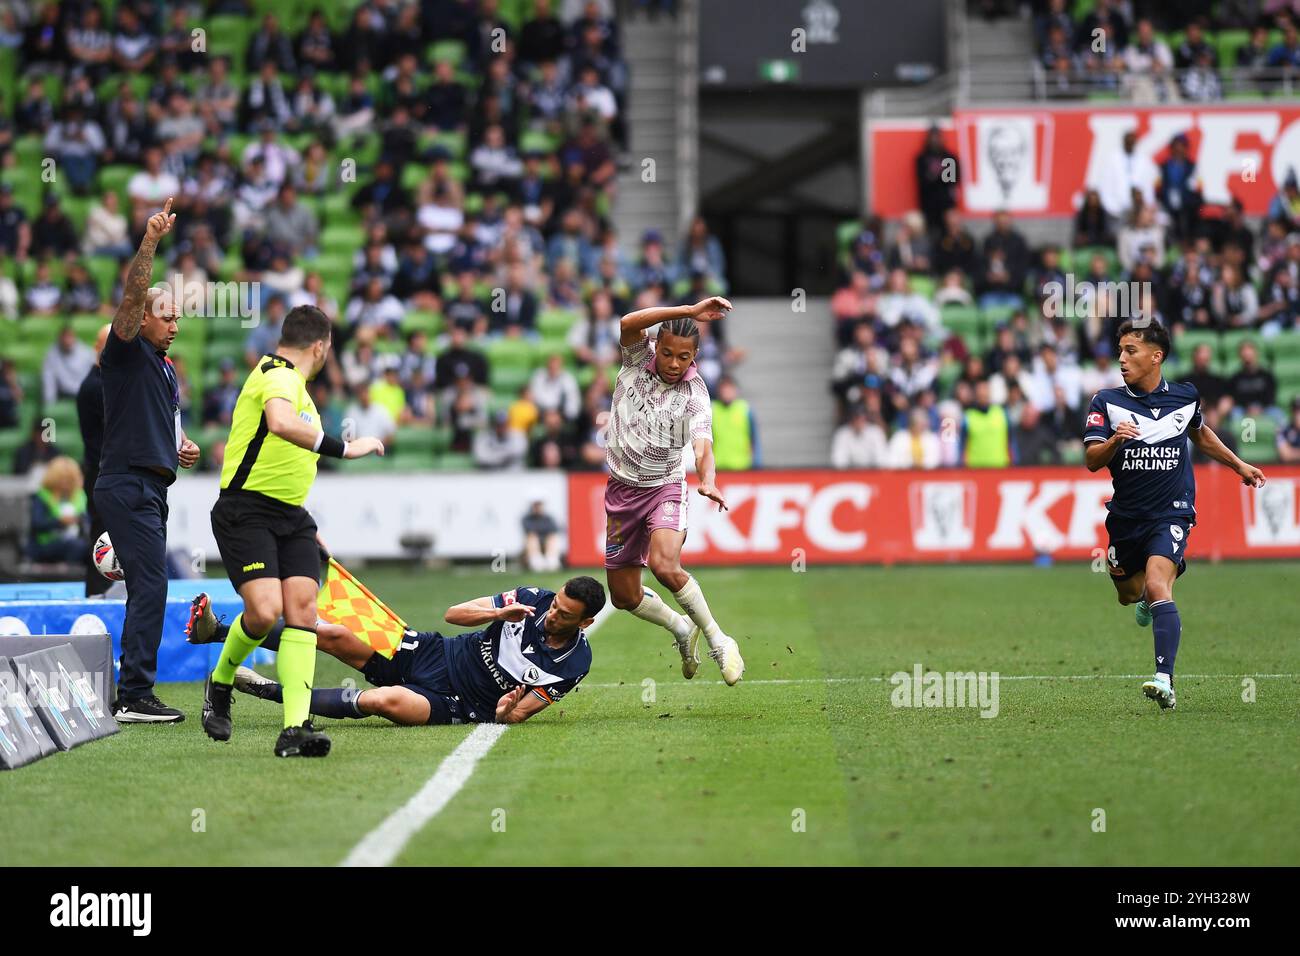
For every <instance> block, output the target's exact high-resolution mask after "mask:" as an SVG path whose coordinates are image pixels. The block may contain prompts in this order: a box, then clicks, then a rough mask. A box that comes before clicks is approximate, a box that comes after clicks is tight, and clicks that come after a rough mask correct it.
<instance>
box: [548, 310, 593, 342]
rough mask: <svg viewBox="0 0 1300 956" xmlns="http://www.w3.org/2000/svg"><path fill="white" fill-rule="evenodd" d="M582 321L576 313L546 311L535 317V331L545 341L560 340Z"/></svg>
mask: <svg viewBox="0 0 1300 956" xmlns="http://www.w3.org/2000/svg"><path fill="white" fill-rule="evenodd" d="M580 321H582V319H581V317H580V316H579V315H578V314H577V313H576V312H571V311H569V310H568V309H547V310H545V311H544V312H542V313H541V314H540V315H539V316H538V317H537V330H538V331H539V332H541V334H542V336H543V337H544V338H547V339H561V338H564V337H565V336H566V335H568V334H569V330H570V329H571V328H573V326H574V325H576V324H577V323H578V322H580Z"/></svg>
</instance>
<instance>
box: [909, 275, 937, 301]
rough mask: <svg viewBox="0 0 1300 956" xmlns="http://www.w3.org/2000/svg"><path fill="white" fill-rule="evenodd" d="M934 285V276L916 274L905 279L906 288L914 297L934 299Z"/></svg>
mask: <svg viewBox="0 0 1300 956" xmlns="http://www.w3.org/2000/svg"><path fill="white" fill-rule="evenodd" d="M936 285H937V283H936V282H935V281H934V276H927V275H919V274H916V275H910V276H908V277H907V288H908V289H909V290H910V291H911V292H913V293H915V294H916V295H923V296H925V297H926V298H927V299H933V298H934V290H935V287H936Z"/></svg>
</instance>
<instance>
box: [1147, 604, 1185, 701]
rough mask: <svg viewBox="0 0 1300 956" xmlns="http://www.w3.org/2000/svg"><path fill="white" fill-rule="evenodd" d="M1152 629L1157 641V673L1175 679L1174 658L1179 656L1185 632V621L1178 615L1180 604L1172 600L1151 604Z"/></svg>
mask: <svg viewBox="0 0 1300 956" xmlns="http://www.w3.org/2000/svg"><path fill="white" fill-rule="evenodd" d="M1151 631H1152V633H1153V634H1154V635H1155V641H1156V673H1157V674H1168V675H1169V680H1170V682H1171V683H1172V681H1173V679H1174V658H1175V657H1177V656H1178V640H1179V638H1180V637H1182V634H1183V622H1182V620H1181V619H1180V618H1179V616H1178V605H1176V604H1174V602H1173V601H1172V600H1169V601H1156V602H1155V603H1154V604H1152V605H1151Z"/></svg>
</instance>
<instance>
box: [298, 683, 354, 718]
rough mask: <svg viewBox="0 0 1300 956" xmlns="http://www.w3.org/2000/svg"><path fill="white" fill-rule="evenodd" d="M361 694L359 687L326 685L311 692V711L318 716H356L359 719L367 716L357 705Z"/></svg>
mask: <svg viewBox="0 0 1300 956" xmlns="http://www.w3.org/2000/svg"><path fill="white" fill-rule="evenodd" d="M360 696H361V688H359V687H326V688H322V689H321V690H314V691H312V692H311V712H312V713H313V714H315V715H316V716H317V717H334V718H338V719H340V720H341V719H343V718H345V717H355V718H357V719H358V720H359V719H361V718H362V717H365V716H367V715H366V714H363V713H361V709H360V708H359V707H358V706H357V698H358V697H360Z"/></svg>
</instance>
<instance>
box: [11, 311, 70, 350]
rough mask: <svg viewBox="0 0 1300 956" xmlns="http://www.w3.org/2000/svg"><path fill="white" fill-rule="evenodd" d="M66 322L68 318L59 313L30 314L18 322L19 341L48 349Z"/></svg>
mask: <svg viewBox="0 0 1300 956" xmlns="http://www.w3.org/2000/svg"><path fill="white" fill-rule="evenodd" d="M66 324H67V320H65V319H64V318H63V317H62V316H58V315H40V316H28V317H27V318H25V319H21V320H20V321H19V323H18V332H19V341H22V342H30V343H31V344H33V345H39V346H40V347H41V348H42V349H47V348H49V347H50V345H52V344H53V342H54V340H55V339H57V338H58V337H59V332H60V331H61V330H62V329H63V327H64V326H65V325H66Z"/></svg>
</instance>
